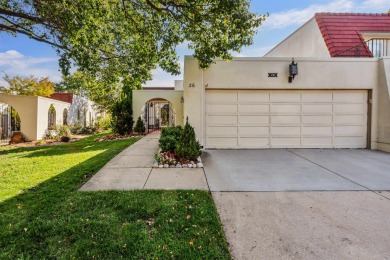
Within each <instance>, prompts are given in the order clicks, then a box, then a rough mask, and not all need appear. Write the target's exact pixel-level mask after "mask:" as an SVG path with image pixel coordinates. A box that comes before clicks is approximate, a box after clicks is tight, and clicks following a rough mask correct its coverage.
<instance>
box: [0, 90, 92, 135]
mask: <svg viewBox="0 0 390 260" xmlns="http://www.w3.org/2000/svg"><path fill="white" fill-rule="evenodd" d="M9 107H12V109H13V110H14V111H16V112H18V114H19V116H20V132H22V134H23V136H24V137H25V139H26V140H27V141H34V140H39V139H42V138H44V136H45V133H46V130H48V129H49V130H50V129H54V128H55V127H56V126H57V125H74V124H76V123H77V122H78V121H79V122H80V124H81V125H82V126H91V125H93V123H94V122H96V119H97V117H98V115H99V112H98V111H96V110H95V109H94V107H93V102H91V101H89V100H88V99H86V98H80V97H78V96H76V95H73V94H71V93H54V94H53V95H52V96H51V98H45V97H38V96H18V95H5V94H0V108H1V109H2V112H1V114H2V117H1V124H0V127H1V129H0V137H1V139H2V140H8V139H9V138H10V136H11V134H12V131H14V129H11V128H10V124H11V119H10V111H11V110H10V109H9Z"/></svg>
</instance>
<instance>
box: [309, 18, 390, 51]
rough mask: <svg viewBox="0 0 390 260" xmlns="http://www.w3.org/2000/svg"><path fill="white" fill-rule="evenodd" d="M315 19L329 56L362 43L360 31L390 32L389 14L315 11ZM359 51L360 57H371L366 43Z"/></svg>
mask: <svg viewBox="0 0 390 260" xmlns="http://www.w3.org/2000/svg"><path fill="white" fill-rule="evenodd" d="M315 19H316V21H317V24H318V27H319V28H320V31H321V33H322V36H323V37H324V41H325V44H326V46H327V47H328V50H329V53H330V56H331V57H335V56H336V54H337V53H340V52H342V51H345V50H347V49H349V48H352V47H355V46H356V45H358V44H362V43H364V41H365V40H364V38H363V36H362V35H361V32H364V31H365V32H390V14H358V13H355V14H352V13H316V14H315ZM359 52H360V56H361V57H372V53H371V52H370V50H369V49H368V47H367V45H366V44H362V45H361V48H359ZM342 56H343V55H338V57H342Z"/></svg>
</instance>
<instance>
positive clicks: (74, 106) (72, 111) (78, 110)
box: [50, 92, 100, 126]
mask: <svg viewBox="0 0 390 260" xmlns="http://www.w3.org/2000/svg"><path fill="white" fill-rule="evenodd" d="M50 98H52V99H55V100H59V101H64V102H67V103H70V104H71V105H70V106H69V109H68V111H63V113H64V114H65V113H67V117H66V119H67V120H66V121H64V122H63V124H66V125H75V124H77V122H79V123H80V124H81V125H82V126H93V125H94V123H95V122H96V121H97V117H98V116H100V112H99V111H98V110H97V109H96V108H95V107H94V103H93V102H92V101H91V100H89V99H88V98H85V97H80V96H78V95H75V94H73V93H65V92H56V93H53V94H52V95H51V96H50ZM64 118H65V116H64Z"/></svg>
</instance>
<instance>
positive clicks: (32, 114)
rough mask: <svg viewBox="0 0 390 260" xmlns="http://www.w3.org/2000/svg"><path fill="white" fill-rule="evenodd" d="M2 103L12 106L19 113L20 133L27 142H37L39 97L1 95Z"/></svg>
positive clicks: (0, 100)
mask: <svg viewBox="0 0 390 260" xmlns="http://www.w3.org/2000/svg"><path fill="white" fill-rule="evenodd" d="M0 102H1V103H5V104H8V105H10V106H12V107H13V108H14V109H15V110H16V111H17V112H18V113H19V116H20V131H21V132H22V133H23V135H24V137H25V138H26V140H27V141H32V140H37V112H38V97H30V96H13V95H4V94H0Z"/></svg>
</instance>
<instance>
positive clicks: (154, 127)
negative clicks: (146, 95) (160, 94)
mask: <svg viewBox="0 0 390 260" xmlns="http://www.w3.org/2000/svg"><path fill="white" fill-rule="evenodd" d="M143 121H144V123H145V128H146V131H147V132H148V133H151V132H154V131H160V130H161V128H164V127H168V126H174V125H175V112H174V110H173V109H172V104H171V103H170V102H168V101H166V100H151V101H148V102H146V104H145V109H144V113H143Z"/></svg>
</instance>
